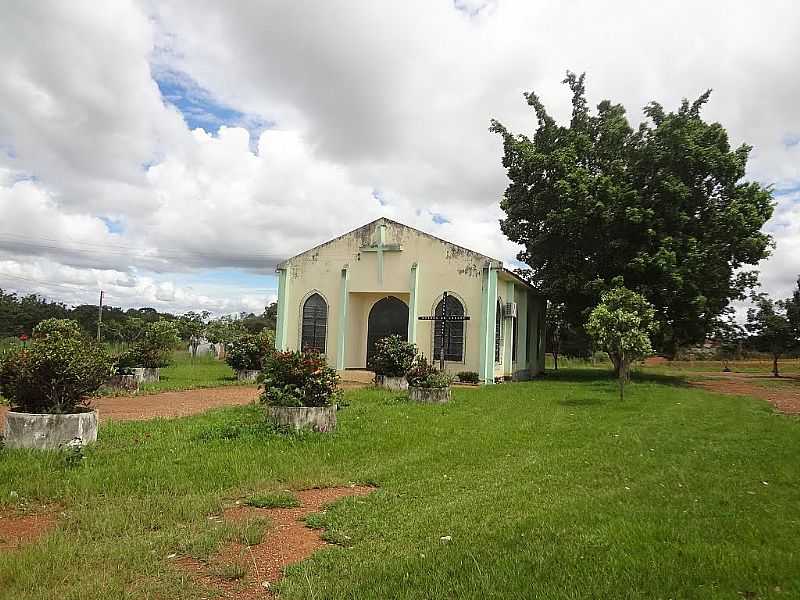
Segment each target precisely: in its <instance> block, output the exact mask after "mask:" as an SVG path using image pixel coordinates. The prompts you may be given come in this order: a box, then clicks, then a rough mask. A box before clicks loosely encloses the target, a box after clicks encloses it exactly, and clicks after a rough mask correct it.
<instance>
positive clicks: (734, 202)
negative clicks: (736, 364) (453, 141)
mask: <svg viewBox="0 0 800 600" xmlns="http://www.w3.org/2000/svg"><path fill="white" fill-rule="evenodd" d="M564 83H566V84H567V85H568V86H569V88H570V90H571V91H572V118H571V120H570V122H569V124H568V125H566V126H565V125H559V124H558V123H556V121H555V120H554V119H553V118H552V117H551V116H550V115H549V114H548V113H547V111H546V110H545V107H544V105H543V104H542V102H541V101H540V99H539V97H538V96H537V95H536V94H534V93H530V94H526V96H525V97H526V99H527V101H528V104H529V105H530V106H531V107H532V108H533V110H534V112H535V114H536V118H537V123H538V127H537V129H536V132H535V133H534V135H533V137H532V138H531V137H528V136H526V135H515V134H512V133H511V132H510V131H508V129H506V127H504V126H503V125H502V124H500V123H498V122H497V121H492V126H491V129H492V131H494V132H497V133H499V134H500V135H501V136H502V137H503V141H504V150H505V155H504V157H503V165H504V166H505V167H506V169H507V171H508V177H509V179H510V180H511V183H510V185H509V186H508V188H507V190H506V193H505V196H504V198H503V200H502V202H501V207H502V209H503V210H504V211H505V213H506V217H505V218H504V219H503V220H502V221H501V227H502V230H503V232H504V233H505V234H506V235H507V236H508V237H509V239H511V240H512V241H515V242H517V243H519V244H522V245H523V246H524V250H523V251H522V252H521V253H520V254H519V259H520V260H521V261H523V262H525V263H527V264H528V265H529V266H530V267H531V270H532V272H531V279H532V282H533V283H534V284H535V285H536V286H537V287H538V288H539V289H540V290H541V291H542V292H543V293H544V294H546V295H547V296H548V297H549V298H550V299H551V301H553V302H554V303H556V304H559V303H564V304H565V305H566V307H567V312H568V318H569V320H570V322H572V323H576V324H577V323H581V322H583V321H584V320H585V315H586V313H587V312H588V309H589V308H590V307H591V306H593V305H595V304H596V303H597V300H598V297H599V295H600V293H601V292H602V291H603V290H605V289H609V288H610V287H612V286H613V284H612V280H613V279H614V278H615V277H620V276H621V277H622V278H623V280H624V282H625V285H626V286H627V287H629V288H631V289H634V290H636V291H638V292H640V293H642V294H643V295H644V296H645V297H647V298H648V299H649V300H650V302H652V303H653V304H654V306H655V308H656V315H657V319H658V321H659V322H660V328H659V332H660V333H659V334H658V337H657V338H656V340H655V341H656V345H657V346H658V347H659V348H661V349H662V350H663V351H667V352H672V351H674V350H675V349H676V348H677V347H679V346H681V345H685V344H690V343H696V342H700V341H702V340H703V338H704V337H705V336H706V335H707V334H708V333H709V332H710V331H711V330H712V328H713V326H714V324H715V323H716V322H717V320H718V317H719V316H720V315H721V314H722V313H723V312H724V310H725V308H726V307H727V306H728V304H729V302H730V301H731V300H732V299H740V298H743V297H744V296H745V293H746V291H747V289H748V288H749V287H751V286H752V285H753V284H754V283H755V282H756V277H757V275H756V273H754V272H752V271H747V270H746V269H743V267H745V266H747V265H755V264H756V263H757V262H758V261H760V260H761V259H763V258H765V257H766V256H768V254H769V249H770V246H771V239H770V237H769V236H767V235H766V234H764V233H762V232H761V227H762V226H763V225H764V223H765V222H766V221H767V220H768V219H769V218H770V216H771V215H772V210H773V202H772V194H771V191H770V189H769V188H765V187H763V186H761V185H759V184H758V183H752V182H744V181H743V180H742V179H743V177H744V175H745V167H746V165H747V159H748V154H749V152H750V147H749V146H747V145H742V146H740V147H739V148H737V149H735V150H732V149H731V147H730V144H729V142H728V135H727V132H726V130H725V128H724V127H722V125H720V124H719V123H707V122H705V121H704V120H703V119H702V117H701V115H700V111H701V109H702V107H703V105H704V104H705V103H706V102H707V100H708V98H709V93H710V92H706V93H705V94H703V95H702V96H700V97H699V98H698V99H697V100H696V101H694V102H692V103H690V102H688V101H684V102H683V103H682V104H681V106H680V108H679V109H678V111H677V112H670V113H667V112H665V111H664V109H663V108H662V106H661V105H659V104H657V103H655V102H652V103H650V104H649V105H647V106H646V107H645V109H644V113H645V115H646V117H647V121H646V122H644V123H642V124H641V125H640V126H639V128H638V129H633V128H632V127H631V126H630V124H629V123H628V120H627V118H626V116H625V109H624V108H623V107H622V106H621V105H619V104H612V103H611V102H609V101H608V100H604V101H603V102H601V103H600V104H599V105H598V106H597V112H596V113H592V112H591V111H590V110H589V107H588V105H587V101H586V96H585V88H584V76H583V75H581V76H576V75H574V74H572V73H568V74H567V78H566V79H565V80H564Z"/></svg>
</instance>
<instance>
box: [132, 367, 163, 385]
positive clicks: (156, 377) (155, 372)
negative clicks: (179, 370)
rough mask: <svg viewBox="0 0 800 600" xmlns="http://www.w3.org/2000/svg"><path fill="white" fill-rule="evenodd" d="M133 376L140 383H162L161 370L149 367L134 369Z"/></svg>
mask: <svg viewBox="0 0 800 600" xmlns="http://www.w3.org/2000/svg"><path fill="white" fill-rule="evenodd" d="M131 371H132V372H133V376H134V378H135V379H136V381H137V382H139V383H156V382H157V381H161V369H158V368H156V369H151V368H149V367H134V368H133V369H131Z"/></svg>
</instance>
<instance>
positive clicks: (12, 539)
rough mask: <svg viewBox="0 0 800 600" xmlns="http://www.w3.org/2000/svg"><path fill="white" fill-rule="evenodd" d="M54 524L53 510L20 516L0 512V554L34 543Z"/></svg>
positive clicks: (18, 514)
mask: <svg viewBox="0 0 800 600" xmlns="http://www.w3.org/2000/svg"><path fill="white" fill-rule="evenodd" d="M55 524H56V513H55V511H54V510H46V511H41V512H36V513H25V514H20V513H18V512H14V511H0V552H4V551H8V550H16V549H17V548H20V547H22V546H24V545H25V544H30V543H32V542H35V541H36V540H37V539H39V538H40V537H42V536H43V535H45V534H46V533H47V532H48V531H50V530H51V529H52V528H53V527H55Z"/></svg>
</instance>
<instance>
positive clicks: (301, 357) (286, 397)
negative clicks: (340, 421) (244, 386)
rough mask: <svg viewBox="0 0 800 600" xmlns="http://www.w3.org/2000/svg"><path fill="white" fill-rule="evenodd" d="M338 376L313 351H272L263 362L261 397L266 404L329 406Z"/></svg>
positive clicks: (322, 358) (336, 385)
mask: <svg viewBox="0 0 800 600" xmlns="http://www.w3.org/2000/svg"><path fill="white" fill-rule="evenodd" d="M338 386H339V375H337V374H336V371H335V370H334V369H332V368H331V367H329V366H328V365H327V363H326V362H325V358H324V357H323V356H322V355H320V354H318V353H316V352H275V353H274V354H271V355H269V356H268V357H267V358H266V360H265V361H264V368H263V370H262V373H261V387H262V392H261V397H260V400H261V402H263V403H264V404H268V405H270V406H330V405H332V404H334V403H335V400H336V399H337V398H338V397H339V394H340V392H339V390H338Z"/></svg>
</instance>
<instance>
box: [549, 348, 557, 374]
mask: <svg viewBox="0 0 800 600" xmlns="http://www.w3.org/2000/svg"><path fill="white" fill-rule="evenodd" d="M550 354H552V355H553V370H554V371H558V352H551V353H550Z"/></svg>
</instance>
